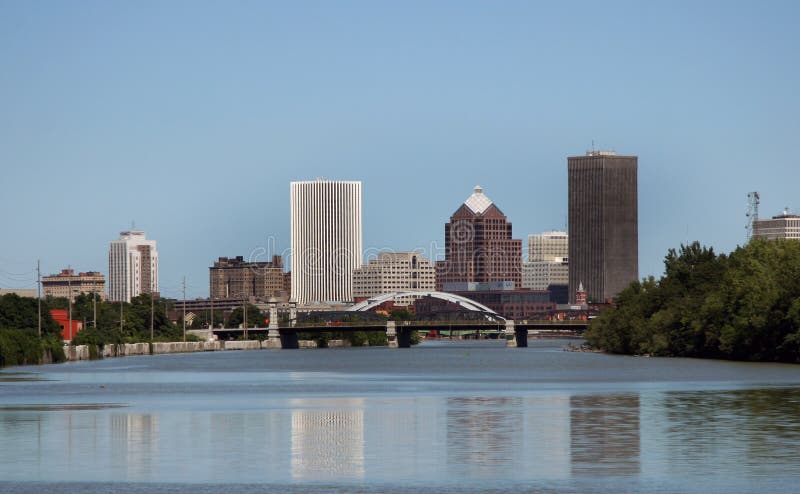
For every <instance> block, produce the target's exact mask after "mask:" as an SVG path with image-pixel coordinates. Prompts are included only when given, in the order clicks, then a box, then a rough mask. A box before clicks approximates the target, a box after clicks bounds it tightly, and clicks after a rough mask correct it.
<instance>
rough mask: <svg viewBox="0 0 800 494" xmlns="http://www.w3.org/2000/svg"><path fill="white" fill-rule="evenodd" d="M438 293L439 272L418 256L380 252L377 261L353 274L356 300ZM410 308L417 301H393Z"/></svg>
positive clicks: (417, 254) (416, 254)
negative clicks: (389, 295) (386, 294)
mask: <svg viewBox="0 0 800 494" xmlns="http://www.w3.org/2000/svg"><path fill="white" fill-rule="evenodd" d="M435 289H436V270H435V269H434V267H433V265H432V264H431V262H430V261H429V260H428V259H425V258H424V257H422V255H421V254H420V253H419V252H381V253H380V254H379V255H378V258H377V259H371V260H370V261H369V263H368V264H365V265H363V266H361V267H360V268H358V269H356V270H355V271H354V272H353V297H355V298H362V297H363V298H370V297H375V296H377V295H382V294H384V293H393V292H402V291H416V290H424V291H430V290H435ZM394 302H395V304H396V305H411V304H412V303H413V302H414V297H404V298H402V299H400V300H395V301H394Z"/></svg>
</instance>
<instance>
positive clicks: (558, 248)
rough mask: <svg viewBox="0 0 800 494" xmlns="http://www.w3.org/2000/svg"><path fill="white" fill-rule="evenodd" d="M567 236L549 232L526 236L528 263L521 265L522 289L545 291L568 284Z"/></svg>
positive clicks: (561, 233) (563, 233)
mask: <svg viewBox="0 0 800 494" xmlns="http://www.w3.org/2000/svg"><path fill="white" fill-rule="evenodd" d="M568 255H569V236H568V235H567V232H561V231H549V232H543V233H533V234H530V235H528V261H527V262H523V263H522V288H529V289H531V290H547V287H548V286H550V285H566V284H568V283H569V262H568V257H567V256H568Z"/></svg>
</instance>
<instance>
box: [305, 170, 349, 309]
mask: <svg viewBox="0 0 800 494" xmlns="http://www.w3.org/2000/svg"><path fill="white" fill-rule="evenodd" d="M291 217H292V227H291V230H292V246H291V252H292V261H291V267H292V275H291V283H292V299H293V300H295V301H297V302H298V303H301V304H302V303H310V302H334V301H335V302H351V301H352V300H353V270H355V269H356V268H358V267H360V266H361V249H362V237H361V182H343V181H330V180H324V179H317V180H313V181H306V182H292V183H291Z"/></svg>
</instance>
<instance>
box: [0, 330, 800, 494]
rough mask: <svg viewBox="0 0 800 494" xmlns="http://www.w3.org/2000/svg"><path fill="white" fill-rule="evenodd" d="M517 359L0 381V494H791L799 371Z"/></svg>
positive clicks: (258, 366)
mask: <svg viewBox="0 0 800 494" xmlns="http://www.w3.org/2000/svg"><path fill="white" fill-rule="evenodd" d="M530 344H531V346H530V347H529V348H505V347H504V344H503V342H502V341H499V342H498V341H478V342H466V341H465V342H425V343H423V344H422V345H420V346H418V347H415V348H411V349H388V348H353V349H319V350H263V351H229V352H210V353H199V354H197V353H196V354H179V355H157V356H142V357H126V358H116V359H107V360H102V361H94V362H76V363H68V364H60V365H48V366H39V367H17V368H10V369H5V370H3V371H2V372H0V491H8V492H41V491H44V490H46V491H48V492H89V493H92V492H98V493H99V492H116V493H129V492H131V493H132V492H143V491H151V490H154V489H155V490H162V491H168V492H191V493H192V494H199V493H204V492H218V491H220V490H224V491H225V492H231V493H237V492H242V493H243V492H306V491H308V490H310V489H315V490H324V491H326V492H375V491H380V492H403V493H405V492H428V491H430V490H436V491H442V492H465V491H497V492H513V491H518V490H526V491H531V490H532V491H537V492H551V491H552V492H585V491H598V492H642V491H650V492H702V493H704V494H705V493H709V492H754V491H761V492H764V491H772V492H787V491H794V490H796V489H797V488H798V487H797V479H798V478H800V366H795V365H783V364H753V363H741V362H725V361H711V360H692V359H660V358H637V357H625V356H612V355H604V354H595V353H578V352H565V351H563V347H564V346H565V345H566V344H567V342H566V341H554V340H531V341H530Z"/></svg>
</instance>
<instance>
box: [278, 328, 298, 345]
mask: <svg viewBox="0 0 800 494" xmlns="http://www.w3.org/2000/svg"><path fill="white" fill-rule="evenodd" d="M280 335H281V336H280V338H281V348H300V341H299V340H298V338H297V331H295V330H293V329H284V330H281V331H280Z"/></svg>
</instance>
